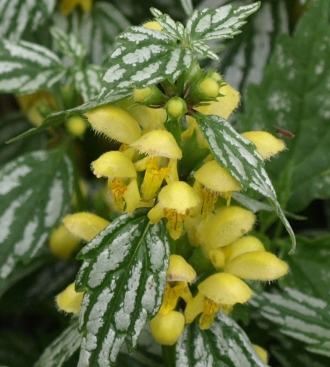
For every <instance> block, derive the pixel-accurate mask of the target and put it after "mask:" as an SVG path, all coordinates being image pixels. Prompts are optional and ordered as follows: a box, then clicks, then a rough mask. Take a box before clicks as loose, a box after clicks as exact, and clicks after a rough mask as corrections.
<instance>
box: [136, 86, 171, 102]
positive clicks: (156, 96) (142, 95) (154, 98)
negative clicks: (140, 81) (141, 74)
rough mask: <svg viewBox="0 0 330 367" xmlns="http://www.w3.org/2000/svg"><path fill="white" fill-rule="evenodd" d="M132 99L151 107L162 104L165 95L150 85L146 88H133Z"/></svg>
mask: <svg viewBox="0 0 330 367" xmlns="http://www.w3.org/2000/svg"><path fill="white" fill-rule="evenodd" d="M133 99H134V102H137V103H141V104H143V105H144V106H148V107H152V106H162V105H164V103H165V101H166V99H167V97H166V96H165V95H164V94H163V93H162V92H161V91H160V90H159V89H158V88H157V87H156V86H155V85H152V86H150V87H147V88H142V89H134V91H133Z"/></svg>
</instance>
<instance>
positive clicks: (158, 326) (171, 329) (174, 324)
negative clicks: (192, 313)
mask: <svg viewBox="0 0 330 367" xmlns="http://www.w3.org/2000/svg"><path fill="white" fill-rule="evenodd" d="M184 324H185V319H184V316H183V315H182V313H180V312H177V311H172V312H170V313H168V314H167V315H161V314H158V315H156V316H155V317H154V318H153V319H152V320H151V321H150V331H151V334H152V336H153V337H154V339H155V340H156V342H157V343H159V344H163V345H173V344H174V343H175V342H176V341H177V340H178V339H179V337H180V335H181V334H182V332H183V329H184Z"/></svg>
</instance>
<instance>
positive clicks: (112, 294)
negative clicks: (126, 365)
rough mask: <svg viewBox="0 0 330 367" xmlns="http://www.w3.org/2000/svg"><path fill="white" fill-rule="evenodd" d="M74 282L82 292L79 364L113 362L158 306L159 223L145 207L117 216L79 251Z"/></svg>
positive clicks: (161, 270)
mask: <svg viewBox="0 0 330 367" xmlns="http://www.w3.org/2000/svg"><path fill="white" fill-rule="evenodd" d="M78 258H79V259H82V260H84V262H83V265H82V267H81V268H80V271H79V272H78V275H77V280H76V286H77V289H78V290H79V291H86V294H85V296H84V300H83V304H82V309H81V312H80V330H81V332H82V334H83V340H82V345H81V352H80V359H79V364H78V366H79V367H88V366H91V365H96V364H97V365H99V366H109V365H110V366H113V365H114V363H115V361H116V357H117V355H118V353H119V351H120V347H121V345H122V344H123V343H124V341H125V340H126V344H127V346H128V349H129V350H132V349H133V348H135V347H136V344H137V339H138V337H139V335H140V333H141V331H142V329H143V326H144V324H145V323H146V322H147V321H148V319H150V318H151V317H152V316H154V315H155V313H156V312H157V310H158V309H159V307H160V304H161V301H162V296H163V292H164V287H165V282H166V271H167V266H168V258H169V246H168V242H167V237H166V230H165V227H164V225H163V223H162V222H161V223H159V224H157V225H151V224H150V223H149V219H148V218H147V217H146V212H145V211H144V210H137V211H136V212H135V213H133V214H130V215H126V214H125V215H122V216H120V217H118V218H117V219H116V220H114V221H113V222H112V223H111V224H110V225H109V226H108V227H107V228H106V229H105V230H104V231H102V232H101V233H100V234H99V235H98V236H96V237H95V238H94V239H93V240H92V242H90V243H89V244H88V245H87V246H85V247H84V248H83V249H82V251H81V252H80V253H79V254H78Z"/></svg>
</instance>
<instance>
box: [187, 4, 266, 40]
mask: <svg viewBox="0 0 330 367" xmlns="http://www.w3.org/2000/svg"><path fill="white" fill-rule="evenodd" d="M259 7H260V2H256V3H253V4H250V5H245V6H240V7H236V6H233V5H226V6H222V7H221V8H218V9H215V10H214V9H204V10H195V11H194V12H193V15H192V16H191V18H190V19H189V20H188V22H187V27H186V30H187V33H188V37H189V38H190V40H192V41H193V42H194V41H200V40H203V41H210V40H214V39H225V38H232V37H234V36H235V35H236V34H238V33H240V32H241V31H240V28H241V27H242V26H243V25H244V24H245V23H246V21H245V18H247V17H248V16H249V15H251V14H253V13H254V12H256V11H257V10H258V9H259ZM193 42H192V44H193Z"/></svg>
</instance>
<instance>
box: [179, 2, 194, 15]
mask: <svg viewBox="0 0 330 367" xmlns="http://www.w3.org/2000/svg"><path fill="white" fill-rule="evenodd" d="M180 3H181V6H182V8H183V10H184V12H185V14H186V15H187V16H191V14H192V12H193V10H194V6H193V4H192V1H191V0H180Z"/></svg>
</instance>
